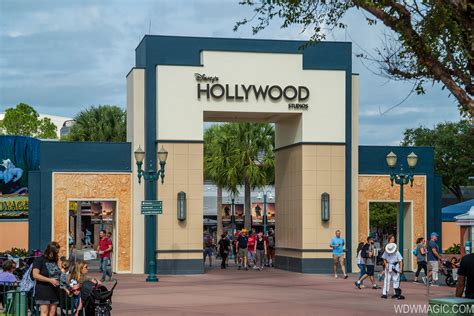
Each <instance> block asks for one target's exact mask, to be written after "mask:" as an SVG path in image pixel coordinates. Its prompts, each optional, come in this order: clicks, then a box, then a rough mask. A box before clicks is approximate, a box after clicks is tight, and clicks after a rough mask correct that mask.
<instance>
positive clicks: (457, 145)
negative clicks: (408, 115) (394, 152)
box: [401, 120, 474, 202]
mask: <svg viewBox="0 0 474 316" xmlns="http://www.w3.org/2000/svg"><path fill="white" fill-rule="evenodd" d="M401 144H402V146H431V147H434V150H435V171H436V172H437V173H438V174H440V175H441V177H442V183H443V186H444V187H445V188H446V189H448V190H449V191H451V192H452V193H453V194H454V195H455V196H456V198H457V199H458V200H459V201H460V202H461V201H463V200H464V197H463V194H462V190H461V186H465V185H468V184H469V176H470V175H474V166H473V165H472V161H473V159H474V128H473V126H472V125H471V123H470V122H469V121H467V120H461V121H459V122H444V123H439V124H437V125H436V126H435V127H434V128H433V129H429V128H427V127H423V126H420V127H417V128H409V129H406V130H405V132H404V138H403V141H402V143H401Z"/></svg>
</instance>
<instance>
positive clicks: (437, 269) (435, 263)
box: [428, 261, 439, 272]
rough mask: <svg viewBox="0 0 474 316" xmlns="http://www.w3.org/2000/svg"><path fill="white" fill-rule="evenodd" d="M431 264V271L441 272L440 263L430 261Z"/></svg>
mask: <svg viewBox="0 0 474 316" xmlns="http://www.w3.org/2000/svg"><path fill="white" fill-rule="evenodd" d="M428 262H429V263H430V267H431V270H432V271H434V272H438V271H439V265H438V261H428Z"/></svg>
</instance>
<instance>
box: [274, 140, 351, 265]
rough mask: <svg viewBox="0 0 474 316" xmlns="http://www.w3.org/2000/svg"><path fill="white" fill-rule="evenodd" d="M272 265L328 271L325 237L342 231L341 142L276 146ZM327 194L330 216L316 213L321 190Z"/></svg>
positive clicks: (329, 263) (330, 257)
mask: <svg viewBox="0 0 474 316" xmlns="http://www.w3.org/2000/svg"><path fill="white" fill-rule="evenodd" d="M275 186H276V187H275V190H276V194H275V195H276V210H277V212H276V222H277V224H276V225H277V226H276V238H275V239H276V246H277V248H276V262H275V263H276V267H277V268H280V269H285V270H290V271H297V272H303V273H330V272H331V271H332V253H331V248H330V247H329V240H330V239H331V238H332V237H333V235H334V232H335V231H336V230H338V229H339V230H341V231H342V232H343V233H344V231H345V216H346V214H345V198H346V195H345V145H344V144H305V143H300V144H298V143H297V144H294V145H290V146H286V147H283V148H281V149H279V150H278V149H277V151H276V167H275ZM324 192H326V193H328V194H329V196H330V219H329V221H327V222H326V221H322V219H321V194H322V193H324Z"/></svg>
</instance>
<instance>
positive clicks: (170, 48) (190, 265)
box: [127, 36, 357, 273]
mask: <svg viewBox="0 0 474 316" xmlns="http://www.w3.org/2000/svg"><path fill="white" fill-rule="evenodd" d="M303 44H304V43H303V42H297V41H260V40H254V41H253V40H252V41H250V40H230V39H196V38H181V37H164V36H163V37H162V36H146V37H145V39H144V40H143V41H142V43H141V44H140V45H139V47H138V48H137V68H135V69H133V70H132V71H131V72H130V74H129V75H128V77H127V84H128V109H127V120H128V121H127V128H128V133H127V135H128V141H131V142H132V146H133V148H136V147H138V145H142V147H143V144H145V145H144V146H145V151H146V152H151V153H154V152H156V148H157V147H158V148H161V146H164V147H165V148H166V149H167V151H168V152H169V155H168V162H167V165H166V178H165V182H164V184H160V185H158V190H157V193H158V194H157V196H158V198H159V199H160V200H163V208H164V211H163V214H162V215H159V217H158V234H157V235H158V236H157V238H158V251H157V253H158V270H159V271H160V273H199V272H202V230H203V229H202V218H203V215H202V213H203V195H202V192H203V157H202V156H203V130H202V124H203V122H204V121H206V122H213V121H220V122H222V121H246V122H273V123H275V131H276V137H275V143H276V146H275V147H276V148H275V155H276V178H275V190H276V201H275V203H276V209H277V210H278V213H277V215H276V217H277V218H276V220H277V222H278V228H277V237H276V240H277V244H276V251H277V253H276V256H277V257H276V265H277V267H279V268H282V269H287V270H291V271H299V272H308V273H319V272H329V271H331V269H332V258H331V250H330V248H329V246H328V242H329V240H330V238H331V237H332V236H333V234H334V232H335V231H336V230H337V229H340V230H342V231H343V232H344V234H343V235H345V236H344V237H345V239H346V253H347V257H348V258H349V260H348V263H349V264H348V265H349V270H350V266H351V265H350V263H351V259H352V256H351V253H352V251H353V248H354V244H353V241H352V234H353V233H352V229H353V227H354V226H355V225H353V221H354V220H356V219H357V217H356V216H355V217H353V214H352V202H353V201H352V198H351V195H352V186H353V182H354V181H355V180H356V176H355V177H354V174H353V170H352V165H353V163H352V161H353V160H354V159H356V158H355V157H357V143H356V142H355V144H354V139H356V136H353V134H355V135H356V133H353V131H354V130H356V129H357V124H356V123H355V124H353V121H354V119H353V118H354V117H353V111H352V109H353V104H356V103H357V96H356V95H353V94H352V88H353V80H354V82H356V80H355V79H353V76H352V73H351V53H350V43H321V44H318V45H314V46H311V47H309V48H307V49H305V50H302V49H301V46H302V45H303ZM165 47H166V49H165ZM171 52H173V53H171ZM355 91H356V90H355ZM354 113H356V111H354ZM143 122H145V124H143ZM355 122H357V120H355ZM147 158H150V159H155V163H156V157H154V158H153V157H152V155H150V156H149V157H147ZM356 174H357V173H355V175H356ZM133 186H134V190H133V192H134V205H135V209H137V208H139V207H138V205H139V202H140V201H141V200H143V199H144V196H143V195H142V193H141V192H143V191H142V189H139V186H138V184H137V183H134V184H133ZM180 191H183V192H185V193H186V197H187V210H188V212H187V218H186V220H185V221H178V220H177V219H176V205H177V193H178V192H180ZM323 193H328V194H329V196H330V218H329V220H327V221H326V220H323V219H322V217H321V195H322V194H323ZM134 226H136V228H135V229H140V228H142V227H143V218H141V217H140V215H139V214H137V211H134ZM134 247H143V243H142V242H141V241H140V240H139V238H136V239H134ZM134 258H135V257H134ZM137 260H143V259H140V258H136V260H134V262H138V261H137ZM143 265H144V263H143ZM134 270H135V271H136V272H139V268H138V267H137V266H135V264H134Z"/></svg>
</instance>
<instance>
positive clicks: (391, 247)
mask: <svg viewBox="0 0 474 316" xmlns="http://www.w3.org/2000/svg"><path fill="white" fill-rule="evenodd" d="M385 251H386V252H387V253H388V254H392V253H395V251H397V244H395V243H393V242H391V243H389V244H387V246H385Z"/></svg>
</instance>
